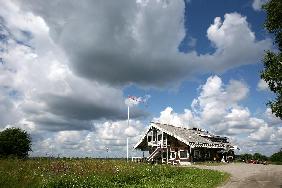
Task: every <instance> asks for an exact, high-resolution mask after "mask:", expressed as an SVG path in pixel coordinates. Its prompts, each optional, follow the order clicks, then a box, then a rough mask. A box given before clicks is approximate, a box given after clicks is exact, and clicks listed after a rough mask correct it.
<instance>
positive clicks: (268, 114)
mask: <svg viewBox="0 0 282 188" xmlns="http://www.w3.org/2000/svg"><path fill="white" fill-rule="evenodd" d="M264 116H265V119H266V121H267V122H268V124H269V126H271V127H272V126H282V120H281V119H280V118H278V117H276V116H275V115H274V114H273V113H272V111H271V109H270V108H267V109H266V110H265V112H264Z"/></svg>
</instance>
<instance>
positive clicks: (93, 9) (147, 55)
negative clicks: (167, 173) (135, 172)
mask: <svg viewBox="0 0 282 188" xmlns="http://www.w3.org/2000/svg"><path fill="white" fill-rule="evenodd" d="M265 2H266V1H265V0H236V1H234V0H217V1H210V0H197V1H196V0H186V1H184V0H174V1H170V0H136V1H133V0H122V1H102V0H95V1H93V0H83V1H79V2H78V1H74V0H71V1H69V0H60V1H59V0H52V1H48V2H47V1H45V0H25V1H23V0H22V1H21V0H11V1H5V0H0V3H1V7H0V130H4V129H6V128H9V127H20V128H22V129H24V130H26V131H27V132H28V133H29V134H30V135H31V137H32V152H30V155H31V156H68V157H105V156H109V157H126V138H127V137H129V144H130V148H132V146H133V145H134V144H136V143H137V142H138V140H139V139H140V137H141V136H142V134H144V131H145V130H146V128H147V127H148V126H149V123H150V121H157V122H161V123H168V124H172V125H175V126H182V127H188V128H192V127H198V128H202V129H205V130H208V131H210V132H213V133H214V134H217V135H221V136H227V137H229V138H230V141H231V142H232V143H233V144H234V145H238V147H239V148H240V150H239V151H236V152H237V153H239V154H240V153H255V152H260V153H262V154H265V155H271V154H272V153H273V152H277V151H278V150H279V149H280V148H281V146H282V121H281V120H280V119H278V118H276V117H275V116H274V115H273V114H272V113H271V110H270V109H269V108H268V107H267V106H266V103H267V101H269V100H271V99H273V98H274V97H275V95H274V94H273V93H272V92H271V91H270V90H269V89H268V86H267V84H266V83H265V82H264V81H262V80H261V79H260V72H261V71H262V69H263V64H262V58H263V54H264V52H265V50H275V48H276V47H275V46H273V38H272V36H271V35H270V34H268V33H267V31H266V30H265V29H264V28H263V22H264V20H265V16H266V14H265V12H264V11H263V10H261V5H262V4H263V3H265ZM128 96H136V97H137V99H138V100H136V101H132V100H129V99H128ZM128 105H129V106H130V125H129V126H128V125H127V106H128ZM139 154H140V153H138V152H136V151H132V150H131V149H130V156H134V155H139Z"/></svg>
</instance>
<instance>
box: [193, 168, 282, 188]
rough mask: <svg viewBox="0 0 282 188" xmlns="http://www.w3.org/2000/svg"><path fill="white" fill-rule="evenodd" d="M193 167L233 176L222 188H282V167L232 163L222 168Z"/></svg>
mask: <svg viewBox="0 0 282 188" xmlns="http://www.w3.org/2000/svg"><path fill="white" fill-rule="evenodd" d="M192 167H197V168H202V169H212V170H219V171H224V172H227V173H229V174H231V178H230V180H229V181H228V182H227V183H226V184H225V185H223V186H221V188H239V187H240V188H263V187H267V188H276V187H277V188H282V165H262V164H245V163H231V164H227V165H220V166H203V165H192Z"/></svg>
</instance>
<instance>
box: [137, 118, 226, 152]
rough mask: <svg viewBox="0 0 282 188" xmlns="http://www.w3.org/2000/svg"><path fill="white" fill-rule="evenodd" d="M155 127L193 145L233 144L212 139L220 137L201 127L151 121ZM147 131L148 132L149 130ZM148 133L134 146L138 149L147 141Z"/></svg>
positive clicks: (223, 145)
mask: <svg viewBox="0 0 282 188" xmlns="http://www.w3.org/2000/svg"><path fill="white" fill-rule="evenodd" d="M151 127H155V128H156V129H159V130H160V131H163V132H164V133H166V134H168V135H170V136H173V137H175V138H176V139H178V140H179V141H181V142H183V143H185V144H187V145H189V146H191V147H207V148H222V149H225V148H226V146H227V145H229V146H231V145H230V143H229V142H220V141H212V139H211V138H220V137H219V136H215V135H213V134H211V133H208V132H207V131H202V130H199V129H187V128H184V127H175V126H173V125H168V124H161V123H155V122H151V125H150V127H149V128H148V130H149V129H150V128H151ZM148 130H147V131H146V133H147V132H148ZM145 139H146V134H145V135H144V136H143V137H142V138H141V140H140V141H139V142H138V143H137V144H136V145H135V146H134V149H137V148H138V146H139V145H140V144H141V143H142V142H143V141H145Z"/></svg>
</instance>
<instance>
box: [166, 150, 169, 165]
mask: <svg viewBox="0 0 282 188" xmlns="http://www.w3.org/2000/svg"><path fill="white" fill-rule="evenodd" d="M168 158H169V156H168V147H166V164H168Z"/></svg>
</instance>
